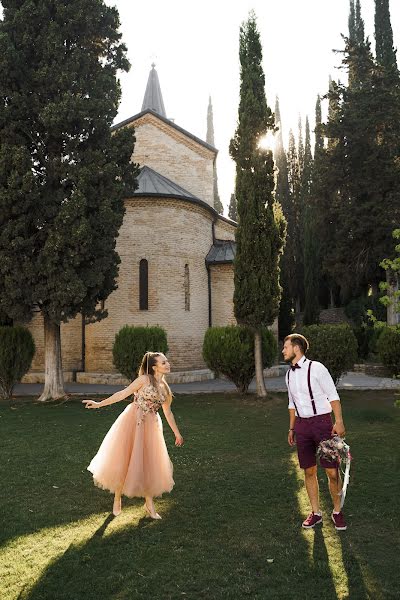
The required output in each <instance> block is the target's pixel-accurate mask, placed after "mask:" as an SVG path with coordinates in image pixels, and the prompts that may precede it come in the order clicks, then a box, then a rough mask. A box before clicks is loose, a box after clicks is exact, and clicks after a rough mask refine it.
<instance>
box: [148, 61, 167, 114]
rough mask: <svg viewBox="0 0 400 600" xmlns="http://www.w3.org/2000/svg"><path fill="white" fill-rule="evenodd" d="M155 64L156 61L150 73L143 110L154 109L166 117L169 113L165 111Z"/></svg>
mask: <svg viewBox="0 0 400 600" xmlns="http://www.w3.org/2000/svg"><path fill="white" fill-rule="evenodd" d="M155 66H156V65H155V64H154V63H153V64H152V65H151V67H152V68H151V71H150V73H149V78H148V80H147V86H146V91H145V93H144V98H143V104H142V111H144V110H148V109H150V110H154V111H155V112H156V113H158V114H159V115H161V116H162V117H166V116H167V115H166V112H165V107H164V101H163V97H162V93H161V87H160V82H159V79H158V74H157V71H156V69H155Z"/></svg>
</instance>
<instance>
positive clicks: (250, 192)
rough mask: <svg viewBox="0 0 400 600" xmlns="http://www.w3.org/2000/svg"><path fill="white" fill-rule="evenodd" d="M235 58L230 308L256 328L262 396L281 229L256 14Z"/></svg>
mask: <svg viewBox="0 0 400 600" xmlns="http://www.w3.org/2000/svg"><path fill="white" fill-rule="evenodd" d="M239 57H240V65H241V70H240V104H239V114H238V126H237V129H236V132H235V136H234V138H233V139H232V140H231V143H230V154H231V156H232V158H233V159H234V160H235V162H236V199H237V210H238V224H239V225H238V228H237V233H236V241H237V252H236V258H235V275H234V278H235V292H234V307H235V316H236V319H237V321H238V323H241V324H246V325H249V326H251V327H252V328H254V331H255V336H254V337H255V357H256V381H257V393H258V394H259V395H263V396H264V395H266V390H265V384H264V377H263V369H262V354H261V352H262V350H261V328H262V327H265V326H268V325H272V323H273V321H274V319H275V318H276V316H277V315H278V309H279V298H280V286H279V258H280V254H281V251H282V245H283V238H284V229H285V227H284V219H283V216H282V213H281V210H280V206H279V205H278V204H277V203H276V202H275V199H274V194H273V190H274V162H273V158H272V152H271V151H270V150H267V149H263V148H261V147H259V142H260V138H261V137H262V136H263V135H265V133H266V132H267V131H268V130H269V129H273V127H274V118H273V114H272V112H271V109H270V108H269V107H268V105H267V101H266V97H265V77H264V72H263V69H262V66H261V63H262V48H261V42H260V35H259V32H258V30H257V24H256V17H255V14H254V13H250V15H249V18H248V20H247V21H246V22H245V23H243V25H242V26H241V29H240V44H239Z"/></svg>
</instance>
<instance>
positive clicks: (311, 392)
mask: <svg viewBox="0 0 400 600" xmlns="http://www.w3.org/2000/svg"><path fill="white" fill-rule="evenodd" d="M311 365H312V360H310V361H309V363H308V373H307V384H308V392H309V394H310V400H311V406H312V409H313V413H314V415H316V414H317V409H316V408H315V401H314V394H313V391H312V388H311ZM290 371H291V369H290V368H289V370H288V376H287V384H288V388H289V379H290ZM293 404H294V407H295V409H296V412H297V416H299V411H298V410H297V406H296V403H295V401H294V400H293Z"/></svg>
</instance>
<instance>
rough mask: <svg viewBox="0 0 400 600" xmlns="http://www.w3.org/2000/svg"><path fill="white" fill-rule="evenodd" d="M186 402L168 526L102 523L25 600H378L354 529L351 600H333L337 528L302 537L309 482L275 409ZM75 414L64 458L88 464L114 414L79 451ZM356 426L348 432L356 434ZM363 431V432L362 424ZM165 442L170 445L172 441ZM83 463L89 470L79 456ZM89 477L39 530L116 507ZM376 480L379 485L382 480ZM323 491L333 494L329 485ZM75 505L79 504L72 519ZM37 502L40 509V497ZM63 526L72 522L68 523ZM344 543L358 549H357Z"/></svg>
mask: <svg viewBox="0 0 400 600" xmlns="http://www.w3.org/2000/svg"><path fill="white" fill-rule="evenodd" d="M190 400H191V402H190V404H189V403H188V404H184V403H183V402H182V403H181V400H178V401H177V404H178V402H179V410H178V411H177V418H178V421H179V420H182V423H180V426H181V424H182V425H183V426H182V427H181V428H182V431H183V432H184V433H186V436H185V438H186V444H185V447H184V448H183V449H176V448H174V447H172V445H170V452H171V458H172V461H173V463H174V466H175V479H176V483H177V486H176V490H174V492H173V493H172V495H171V496H168V497H167V499H166V500H165V501H164V500H162V501H161V502H160V505H161V508H160V513H161V514H163V512H162V506H163V505H164V508H165V507H168V511H167V512H166V514H164V518H163V520H162V521H151V520H150V519H147V518H140V519H139V520H137V521H136V523H133V522H132V524H130V523H128V522H127V524H126V525H122V526H121V525H118V523H123V521H115V522H114V519H113V517H112V516H111V515H110V516H108V517H107V518H106V519H105V520H104V521H103V522H102V523H101V525H100V526H99V525H98V523H99V522H98V521H97V524H96V525H95V526H93V527H92V532H91V531H90V526H89V529H88V537H86V539H85V540H84V541H83V542H82V543H75V544H72V545H69V546H68V548H67V550H66V551H65V552H64V554H62V555H61V556H58V557H57V558H55V559H54V560H50V562H48V564H47V565H46V567H45V569H44V570H42V571H40V572H39V571H38V572H37V574H36V577H37V581H36V583H34V584H33V586H31V587H30V589H29V590H28V589H27V588H25V591H24V592H22V593H21V595H20V599H21V600H72V599H73V600H100V599H101V600H142V599H145V598H146V600H147V599H148V598H150V597H151V598H154V599H156V600H157V599H159V600H169V599H170V598H171V599H174V600H176V599H177V598H181V597H182V598H183V597H190V598H195V599H196V600H197V599H199V600H200V599H203V598H208V599H209V598H212V599H213V600H220V599H221V600H222V599H224V600H225V599H232V600H233V599H235V600H236V599H237V598H245V597H247V598H251V599H252V600H266V599H269V598H271V599H273V600H275V599H277V600H278V599H279V600H286V599H287V600H289V599H292V598H293V597H294V594H293V591H294V590H295V591H296V594H295V595H296V596H298V597H302V598H304V599H307V600H314V599H315V600H317V599H318V600H320V598H324V600H337V598H339V597H340V598H351V599H352V600H353V598H354V599H357V600H358V599H359V600H363V599H364V598H368V597H372V596H368V591H367V587H366V582H365V580H364V577H365V575H364V572H363V562H364V561H368V560H369V559H370V556H371V555H370V554H368V552H367V551H366V549H365V548H364V547H363V542H364V540H365V536H366V535H367V531H366V532H365V535H364V537H363V536H360V535H359V532H360V529H359V528H360V523H358V531H357V529H354V532H353V530H352V529H350V536H354V537H349V531H348V532H346V533H345V535H344V536H343V537H342V536H340V538H339V540H340V541H336V542H335V544H336V549H338V548H339V549H341V550H342V555H343V560H342V563H343V569H344V570H345V571H346V574H347V580H348V593H349V595H347V596H346V595H341V596H338V594H337V593H336V587H335V581H334V577H333V574H332V568H333V566H334V565H332V560H334V559H332V554H331V553H330V548H329V547H327V545H326V544H328V541H327V540H328V539H329V535H330V534H332V536H334V535H335V532H334V531H332V532H331V531H330V529H328V527H332V524H331V523H326V525H325V527H326V528H327V531H326V533H327V535H326V536H324V535H323V534H322V532H321V531H318V530H317V531H315V532H314V531H312V532H304V531H303V530H302V529H301V522H302V520H303V519H304V517H305V516H306V515H305V514H304V510H305V509H304V508H302V509H300V505H299V504H298V499H297V497H298V493H299V490H300V489H303V483H300V482H299V480H298V478H297V475H296V473H295V472H294V470H293V463H292V461H291V460H290V456H291V455H290V450H289V449H288V447H287V445H286V431H287V414H286V411H285V410H284V408H283V407H282V406H281V405H278V404H276V405H272V404H271V405H270V406H269V405H268V404H262V403H258V404H254V403H253V404H250V403H248V404H247V403H246V402H242V401H241V400H240V401H238V400H235V398H230V399H226V398H218V399H217V400H212V399H209V400H208V399H205V398H204V399H203V398H202V399H201V400H196V399H190ZM60 410H63V411H64V409H60ZM74 414H75V416H74V418H72V416H71V418H70V417H69V415H68V409H65V411H64V412H63V413H62V415H63V416H64V417H65V423H66V432H67V433H68V436H69V437H68V439H67V438H65V440H63V455H62V456H63V457H65V456H68V455H69V452H70V451H71V450H70V448H71V446H72V447H73V445H74V443H77V444H78V448H77V453H79V452H83V454H84V455H85V457H86V455H87V456H88V457H90V455H91V454H92V450H93V447H95V445H96V444H98V443H99V442H100V441H101V439H102V432H103V431H106V430H107V428H108V426H109V423H111V422H112V421H113V420H114V419H115V417H116V414H118V412H117V411H114V412H110V413H108V414H106V413H104V415H105V416H104V417H102V419H100V418H99V419H94V420H93V419H92V420H91V421H90V424H91V425H92V427H91V429H90V437H89V438H88V439H87V440H84V441H83V440H82V438H81V436H80V435H78V434H79V431H77V429H76V428H77V426H78V425H79V424H80V423H81V421H80V418H81V415H80V413H76V412H75V413H74ZM77 416H78V417H79V418H78V420H77ZM96 416H97V415H96ZM99 416H100V415H99ZM350 421H351V420H350V419H349V423H350ZM357 421H358V419H357ZM349 423H348V425H349ZM364 423H365V421H364ZM50 424H51V419H50V420H49V419H46V421H45V423H44V424H43V426H42V425H41V426H40V428H39V429H40V431H42V432H43V431H44V427H45V428H48V427H49V425H50ZM355 426H356V423H355V422H352V423H351V427H353V428H354V427H355ZM379 426H383V427H385V432H386V428H387V427H388V426H390V428H391V427H393V425H392V424H391V423H383V422H382V421H381V422H380V423H379ZM357 427H359V428H360V429H362V428H363V427H365V425H364V424H363V425H358V424H357ZM50 437H51V440H52V442H53V441H54V439H55V437H54V436H52V435H50ZM166 438H167V439H169V438H168V432H166ZM71 440H72V441H71ZM356 441H357V443H356ZM70 443H71V446H70V445H69V444H70ZM359 443H360V442H359V441H358V440H356V438H355V443H354V455H355V457H356V460H357V462H358V461H360V462H361V460H362V459H361V454H362V452H361V447H360V446H359ZM85 444H86V445H85ZM59 445H60V444H59ZM89 446H90V447H89ZM88 448H89V449H88ZM366 454H368V453H367V452H366ZM37 456H38V453H37V454H36V457H37ZM21 460H22V458H21ZM80 460H81V462H83V461H82V457H80ZM85 460H86V458H85ZM59 463H60V456H58V457H57V460H54V469H55V468H56V467H58V469H59ZM21 464H23V463H21ZM32 464H33V465H36V470H35V473H36V474H37V473H38V468H37V467H38V465H37V458H36V462H35V461H33V462H32ZM42 464H43V465H44V464H45V462H44V461H43V463H42ZM67 464H68V466H69V474H68V473H67V476H66V481H68V479H70V478H71V472H72V471H73V467H74V463H69V462H67ZM71 469H72V471H71ZM366 471H367V466H364V470H363V471H361V469H360V475H359V478H361V476H362V477H363V478H365V473H366ZM381 471H382V469H381ZM84 477H85V481H86V483H85V484H82V482H80V483H79V485H80V486H82V487H81V489H79V486H78V492H77V493H78V494H79V496H75V495H74V494H71V493H69V492H68V489H69V488H67V490H66V491H67V493H65V492H63V491H60V493H59V492H58V491H56V492H55V493H56V494H57V496H56V498H55V499H53V502H54V504H55V505H56V506H57V514H56V513H54V512H53V513H52V514H49V515H48V516H47V517H46V515H42V519H43V522H46V519H47V522H48V524H53V523H56V524H58V523H61V524H62V523H68V518H69V519H71V518H72V517H71V515H72V514H74V515H75V514H78V515H79V517H78V518H77V519H76V520H79V518H83V517H85V516H86V514H87V513H88V514H91V513H92V512H97V513H101V512H103V511H105V510H107V509H108V508H109V507H110V503H111V499H112V497H111V496H108V495H107V494H105V493H104V492H102V491H100V490H96V489H93V488H92V486H91V483H90V478H89V479H88V480H86V477H88V474H87V473H85V474H84ZM381 477H382V483H383V480H384V479H385V474H384V473H383V471H382V473H381ZM363 483H364V484H366V481H364V480H363ZM353 485H354V484H353V481H352V483H351V487H350V490H349V493H350V496H349V497H350V505H351V503H353V505H354V506H355V505H359V506H360V507H361V505H362V498H361V496H362V493H365V486H364V487H363V490H361V487H362V483H361V479H359V484H358V486H359V490H358V491H357V486H354V487H352V486H353ZM39 487H40V486H39ZM82 490H83V491H84V494H85V497H84V498H81V495H82ZM324 490H325V492H323V493H326V492H327V484H326V482H324ZM321 491H322V490H321ZM74 499H78V500H79V502H78V505H77V506H76V508H74V511H73V512H71V510H72V509H71V502H73V501H74ZM36 501H37V502H38V503H39V501H40V498H36ZM136 502H137V501H135V500H133V501H125V503H124V510H126V508H127V511H128V515H129V514H130V513H129V511H131V512H132V514H134V513H135V511H136V508H135V505H136ZM328 502H330V500H328ZM89 503H90V506H89ZM346 503H347V500H346ZM382 503H383V499H382V500H379V505H380V506H381V505H382ZM364 505H365V502H364ZM53 510H54V509H53ZM139 510H140V508H139ZM86 511H87V512H86ZM135 514H136V513H135ZM368 514H370V513H368ZM66 515H68V518H64V517H65V516H66ZM63 518H64V520H63ZM23 525H24V526H27V525H29V524H28V523H25V524H23ZM114 525H117V527H116V528H114ZM350 527H352V523H350ZM354 527H355V524H354ZM21 529H22V530H23V529H24V527H21ZM368 535H370V530H368ZM384 535H386V533H385V531H384ZM358 538H360V539H358ZM81 539H82V538H81ZM349 539H351V540H353V539H354V543H353V541H352V542H351V543H350V542H349ZM38 551H40V549H38ZM386 552H387V549H385V550H382V548H379V554H380V560H381V561H382V560H386V559H385V557H386ZM339 554H340V552H339ZM360 561H361V562H360ZM370 569H371V571H372V573H373V576H374V577H375V579H376V580H377V581H378V582H381V583H382V586H383V585H385V582H384V578H385V577H386V578H387V582H386V587H387V586H389V584H390V580H392V581H393V580H394V570H393V565H392V564H390V565H389V567H388V569H389V570H388V572H387V573H386V575H385V574H381V573H380V571H379V564H376V563H374V561H373V560H370ZM350 592H351V594H350ZM388 597H389V596H388ZM376 598H378V596H376Z"/></svg>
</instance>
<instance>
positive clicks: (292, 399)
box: [286, 356, 340, 419]
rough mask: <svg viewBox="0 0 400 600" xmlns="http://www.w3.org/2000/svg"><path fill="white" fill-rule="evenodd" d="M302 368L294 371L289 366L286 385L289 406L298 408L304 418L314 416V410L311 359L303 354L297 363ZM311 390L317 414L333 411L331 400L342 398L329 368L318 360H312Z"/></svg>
mask: <svg viewBox="0 0 400 600" xmlns="http://www.w3.org/2000/svg"><path fill="white" fill-rule="evenodd" d="M297 364H298V365H299V366H300V369H295V370H294V371H293V370H292V369H291V368H290V367H289V371H288V372H287V373H286V385H287V388H288V394H289V408H294V409H296V414H297V416H299V417H302V418H305V419H307V418H309V417H314V416H315V414H314V410H313V406H312V401H311V397H310V390H309V387H308V368H309V366H310V361H309V360H308V358H306V357H305V356H303V358H301V359H300V360H299V362H298V363H297ZM310 383H311V390H312V393H313V396H314V402H315V408H316V411H317V412H316V414H317V415H323V414H325V413H330V412H332V407H331V402H332V401H333V400H340V398H339V394H338V393H337V390H336V386H335V384H334V382H333V379H332V377H331V374H330V373H329V371H328V369H327V368H326V367H325V366H324V365H323V364H322V363H320V362H317V361H316V360H313V361H312V365H311V372H310Z"/></svg>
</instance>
